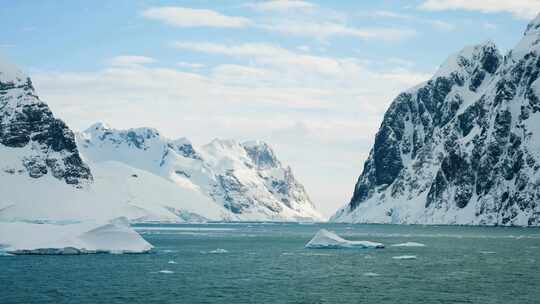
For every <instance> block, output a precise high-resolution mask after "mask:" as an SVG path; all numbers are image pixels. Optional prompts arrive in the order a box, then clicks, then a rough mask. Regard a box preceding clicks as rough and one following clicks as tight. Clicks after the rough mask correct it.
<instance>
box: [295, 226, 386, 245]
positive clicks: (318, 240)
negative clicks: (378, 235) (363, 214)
mask: <svg viewBox="0 0 540 304" xmlns="http://www.w3.org/2000/svg"><path fill="white" fill-rule="evenodd" d="M305 247H306V248H310V249H341V248H384V245H383V244H381V243H375V242H370V241H349V240H346V239H344V238H341V237H340V236H338V235H337V234H335V233H333V232H330V231H328V230H326V229H321V230H319V232H317V234H315V236H314V237H313V238H312V239H311V241H309V242H308V243H307V244H306V246H305Z"/></svg>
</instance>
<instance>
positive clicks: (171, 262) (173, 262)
mask: <svg viewBox="0 0 540 304" xmlns="http://www.w3.org/2000/svg"><path fill="white" fill-rule="evenodd" d="M167 264H178V263H176V262H175V261H168V262H167Z"/></svg>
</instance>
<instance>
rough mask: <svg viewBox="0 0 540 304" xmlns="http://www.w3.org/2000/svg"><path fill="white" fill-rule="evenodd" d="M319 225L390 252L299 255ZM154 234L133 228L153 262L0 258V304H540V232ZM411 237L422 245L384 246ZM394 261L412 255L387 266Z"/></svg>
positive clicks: (375, 228) (291, 229)
mask: <svg viewBox="0 0 540 304" xmlns="http://www.w3.org/2000/svg"><path fill="white" fill-rule="evenodd" d="M160 227H162V228H166V230H160V229H161V228H160ZM321 227H324V228H327V229H329V230H333V231H336V232H337V233H338V234H340V235H341V236H343V237H345V238H348V239H353V240H372V241H378V242H382V243H384V244H385V245H387V248H385V249H379V250H374V249H373V250H366V249H363V250H359V249H356V250H308V249H304V244H305V243H306V242H307V241H309V239H310V238H311V237H312V236H313V235H314V234H315V233H316V232H317V231H318V230H319V229H320V228H321ZM139 228H142V227H139ZM151 228H152V230H145V229H143V230H139V231H140V232H141V233H142V234H143V236H144V237H145V238H146V239H147V240H148V241H149V242H151V243H152V244H153V245H155V246H156V253H155V254H147V255H86V256H16V257H13V256H12V257H0V286H1V289H0V303H2V304H5V303H340V304H343V303H505V304H507V303H539V302H540V263H539V262H540V230H539V229H522V228H478V227H477V228H474V227H429V226H428V227H423V226H392V225H330V224H326V225H300V224H208V225H162V226H152V227H151ZM155 229H158V230H155ZM409 241H414V242H420V243H423V244H425V245H426V247H415V248H407V247H392V246H389V245H391V244H395V243H403V242H409ZM216 249H224V250H217V251H216ZM223 251H226V252H223ZM402 255H415V256H416V259H413V260H398V259H394V258H393V257H396V256H402ZM170 261H172V262H174V263H176V264H173V263H172V262H171V263H169V262H170Z"/></svg>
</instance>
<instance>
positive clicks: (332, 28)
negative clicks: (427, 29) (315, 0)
mask: <svg viewBox="0 0 540 304" xmlns="http://www.w3.org/2000/svg"><path fill="white" fill-rule="evenodd" d="M259 27H261V28H263V29H266V30H269V31H274V32H279V33H283V34H289V35H296V36H308V37H315V38H318V39H327V38H329V37H333V36H349V37H356V38H360V39H381V40H402V39H407V38H410V37H412V36H414V35H416V31H415V30H414V29H408V28H358V27H350V26H346V25H343V24H339V23H334V22H312V21H294V20H290V21H287V20H279V21H277V22H272V23H267V24H262V25H259Z"/></svg>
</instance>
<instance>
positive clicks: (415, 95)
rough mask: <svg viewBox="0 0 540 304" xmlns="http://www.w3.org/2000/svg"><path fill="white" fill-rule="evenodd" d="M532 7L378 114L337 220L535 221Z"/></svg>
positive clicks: (537, 40) (539, 189)
mask: <svg viewBox="0 0 540 304" xmlns="http://www.w3.org/2000/svg"><path fill="white" fill-rule="evenodd" d="M539 73H540V16H539V17H537V18H536V19H535V20H533V21H532V22H531V23H530V24H529V26H528V27H527V30H526V31H525V35H524V37H523V38H522V39H521V41H520V42H519V43H518V45H517V46H516V47H515V48H514V49H513V50H512V51H510V52H509V53H508V54H507V55H506V56H504V57H503V56H501V55H500V54H499V52H498V50H497V49H496V47H495V45H494V44H493V43H491V42H487V43H484V44H480V45H476V46H471V47H467V48H465V49H463V50H462V51H461V52H458V53H457V54H454V55H452V56H450V58H449V59H448V60H447V61H446V62H445V63H444V64H443V65H442V66H441V67H440V69H439V71H437V73H436V74H435V75H434V77H433V78H432V79H431V80H429V81H428V82H426V83H423V84H421V85H419V86H417V87H415V88H412V89H410V90H409V91H407V92H404V93H402V94H400V95H399V96H398V97H397V98H396V99H395V100H394V101H393V103H392V104H391V106H390V108H389V109H388V111H387V112H386V114H385V116H384V120H383V122H382V124H381V127H380V130H379V132H378V133H377V135H376V137H375V143H374V146H373V149H372V150H371V153H370V155H369V157H368V159H367V161H366V162H365V164H364V169H363V172H362V174H361V175H360V177H359V179H358V182H357V184H356V187H355V190H354V194H353V197H352V199H351V201H350V203H349V204H347V205H346V206H345V207H343V208H342V209H341V210H339V211H338V212H337V213H336V214H335V215H334V216H333V218H332V220H333V221H338V222H377V223H427V224H473V225H475V224H482V225H528V226H538V225H540V204H538V202H539V201H540V99H539V96H540V81H539V80H538V76H539Z"/></svg>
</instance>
